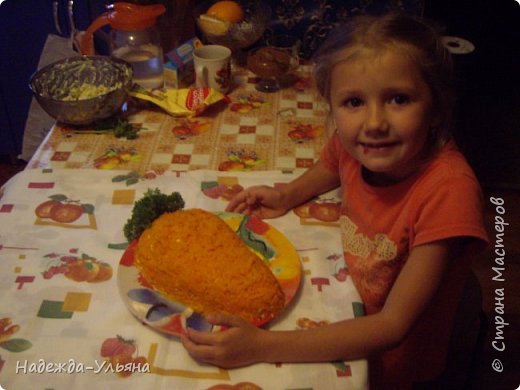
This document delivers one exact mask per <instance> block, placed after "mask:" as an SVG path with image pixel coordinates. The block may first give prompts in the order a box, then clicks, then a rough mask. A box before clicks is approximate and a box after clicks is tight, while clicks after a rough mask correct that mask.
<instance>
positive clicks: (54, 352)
mask: <svg viewBox="0 0 520 390" xmlns="http://www.w3.org/2000/svg"><path fill="white" fill-rule="evenodd" d="M294 177H295V174H282V173H278V172H272V171H265V172H255V173H251V172H231V173H227V172H219V171H192V172H186V173H175V172H166V173H162V174H154V175H148V176H135V173H132V172H131V171H114V170H110V171H106V170H96V169H92V170H88V169H81V170H70V169H66V170H60V169H30V170H25V171H23V172H21V173H20V174H18V175H17V176H15V177H14V178H12V179H11V180H10V181H9V182H8V183H7V184H6V185H5V186H4V188H3V189H2V191H1V193H2V195H1V198H0V218H1V221H2V223H1V225H0V269H1V274H0V275H1V277H0V295H1V297H2V299H1V301H0V385H2V386H3V387H4V388H6V389H16V388H32V387H33V386H34V383H38V386H40V387H41V388H49V389H68V388H74V389H80V388H89V389H91V388H107V387H110V388H113V389H127V388H128V387H129V386H130V387H132V388H165V389H166V388H168V389H172V388H174V389H219V388H234V389H243V388H248V389H296V388H305V389H323V388H327V389H335V388H338V389H364V388H366V387H367V363H366V361H365V360H359V361H349V362H329V363H319V364H256V365H253V366H250V367H246V368H240V369H232V370H224V369H219V368H216V367H213V366H208V365H203V364H199V363H197V362H196V361H194V360H193V359H192V358H191V357H190V356H189V355H188V354H187V353H186V352H185V350H184V349H183V348H182V345H181V343H180V342H179V340H178V339H177V338H176V337H171V336H167V335H164V334H162V333H160V332H157V331H154V330H153V329H151V328H150V327H148V326H146V325H143V324H142V323H141V322H140V321H139V320H137V318H135V317H133V316H132V314H130V312H129V311H128V310H127V308H126V307H125V304H124V302H123V299H122V298H121V296H120V293H119V289H118V278H117V275H118V267H119V261H120V259H121V256H122V254H123V253H124V250H125V248H126V247H127V242H126V240H125V238H124V236H123V232H122V228H123V225H124V224H125V222H126V220H127V219H128V218H129V217H130V214H131V210H132V207H133V203H134V202H135V201H136V200H137V199H139V198H141V197H142V195H143V194H144V193H145V192H146V191H147V190H148V189H149V188H152V189H153V188H159V189H160V190H161V191H162V192H164V193H171V192H173V191H178V192H180V194H181V195H182V197H183V198H184V200H185V202H186V206H185V207H186V208H195V207H198V208H203V209H207V210H212V211H221V210H223V209H224V208H225V206H226V203H227V199H228V198H229V197H230V196H232V193H233V192H234V191H237V190H239V189H240V188H241V187H249V186H251V185H255V184H261V183H262V184H263V183H266V184H272V185H274V184H277V183H278V184H279V183H284V182H287V181H289V180H291V179H292V178H294ZM337 199H338V198H337V196H336V194H335V193H334V192H332V193H330V194H327V196H325V197H322V198H321V199H315V200H313V202H311V203H312V204H311V203H310V204H309V205H307V206H308V207H307V208H302V209H301V210H295V211H294V212H291V213H289V214H287V215H286V216H284V217H282V218H278V219H275V220H269V221H268V222H269V224H271V225H272V226H274V227H275V228H276V229H278V230H279V231H280V232H282V233H283V234H284V235H285V236H286V237H287V238H288V239H289V241H290V242H291V243H292V244H293V246H294V247H295V249H296V250H297V253H298V255H299V258H300V262H301V267H302V275H303V277H302V281H301V285H300V288H299V291H298V293H297V294H296V296H295V298H294V300H293V302H292V303H291V304H290V305H289V306H288V307H287V308H286V309H285V310H284V312H283V313H282V315H281V316H280V317H279V318H277V319H275V320H274V321H272V322H271V323H269V324H268V325H267V327H268V328H270V329H273V330H277V329H308V328H312V327H317V326H322V325H323V324H326V323H328V322H332V321H336V320H339V319H344V318H352V317H354V316H357V315H362V314H363V306H362V304H361V303H360V302H359V296H358V295H357V293H356V291H355V289H354V287H353V285H352V282H351V280H350V278H349V275H348V269H346V268H345V265H344V262H343V257H342V252H341V243H340V236H339V231H338V229H339V228H338V226H337V224H336V222H335V221H333V218H332V217H331V216H330V215H331V214H334V213H333V212H331V210H332V209H333V206H331V205H334V204H335V203H336V202H337ZM311 206H312V207H311ZM322 207H325V209H326V210H327V212H325V213H324V212H323V210H325V209H323V210H321V208H322ZM311 209H312V210H313V211H312V213H311V212H310V210H311ZM316 210H317V211H316ZM320 210H321V211H320ZM323 215H326V219H325V220H324V219H323Z"/></svg>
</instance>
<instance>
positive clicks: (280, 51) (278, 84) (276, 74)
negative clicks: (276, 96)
mask: <svg viewBox="0 0 520 390" xmlns="http://www.w3.org/2000/svg"><path fill="white" fill-rule="evenodd" d="M247 68H248V69H249V70H250V71H251V72H252V73H254V74H255V75H256V76H257V82H256V85H255V88H256V89H257V90H258V91H260V92H276V91H278V90H280V89H281V88H283V87H284V86H287V85H289V84H290V80H289V77H288V76H290V75H292V73H293V72H294V71H295V70H296V69H297V68H298V57H297V56H296V55H294V54H293V53H292V51H291V49H290V48H288V49H285V48H281V47H273V46H261V47H257V48H254V49H252V50H251V51H249V53H248V55H247Z"/></svg>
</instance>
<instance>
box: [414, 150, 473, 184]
mask: <svg viewBox="0 0 520 390" xmlns="http://www.w3.org/2000/svg"><path fill="white" fill-rule="evenodd" d="M421 176H422V177H423V178H427V179H428V181H432V182H437V184H440V183H439V182H455V181H458V180H462V181H470V182H475V183H478V179H477V177H476V175H475V172H474V171H473V169H472V168H471V166H470V164H469V163H468V161H467V160H466V158H465V157H464V155H463V154H462V152H461V151H460V150H459V148H458V147H457V145H456V144H455V142H453V141H450V142H449V143H447V144H446V145H445V146H444V147H443V148H442V150H441V151H440V152H439V153H438V154H437V156H436V157H435V158H434V159H433V160H432V161H431V162H430V163H429V164H428V166H427V167H426V169H425V170H424V171H423V174H422V175H421Z"/></svg>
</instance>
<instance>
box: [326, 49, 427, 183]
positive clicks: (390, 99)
mask: <svg viewBox="0 0 520 390" xmlns="http://www.w3.org/2000/svg"><path fill="white" fill-rule="evenodd" d="M331 86H332V87H331V97H330V102H331V108H332V113H333V115H334V119H335V121H336V126H337V129H338V133H339V136H340V138H341V141H342V144H343V146H344V147H345V149H346V150H347V151H348V152H349V153H350V154H351V155H352V156H353V157H354V158H355V159H356V160H358V161H359V162H360V163H361V164H362V165H363V166H364V167H365V169H366V170H367V171H368V172H370V174H371V178H372V180H373V184H378V185H384V184H389V183H395V182H398V181H401V180H403V179H405V178H406V177H408V176H409V175H411V174H412V173H414V172H415V171H416V170H417V169H418V168H419V166H420V163H421V161H422V159H423V157H424V153H423V152H424V151H425V149H426V148H425V146H426V140H427V137H428V132H429V130H430V128H431V126H432V124H433V123H432V122H433V116H432V96H431V92H430V89H429V87H428V85H427V84H426V83H425V82H424V80H423V78H422V76H421V74H420V73H419V71H418V69H417V66H416V65H415V64H414V63H413V62H412V60H411V59H409V58H408V57H406V56H405V55H403V54H401V53H400V52H398V51H396V50H393V51H392V50H389V49H387V50H384V51H383V52H382V53H378V54H376V53H372V52H371V53H370V54H366V53H362V54H361V55H359V56H357V57H356V58H354V59H348V60H346V61H343V62H340V63H339V64H338V65H336V66H335V67H334V69H333V71H332V76H331Z"/></svg>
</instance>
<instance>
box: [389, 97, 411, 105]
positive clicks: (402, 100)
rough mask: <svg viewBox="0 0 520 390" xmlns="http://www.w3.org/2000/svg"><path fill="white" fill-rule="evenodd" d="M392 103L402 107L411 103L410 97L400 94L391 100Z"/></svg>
mask: <svg viewBox="0 0 520 390" xmlns="http://www.w3.org/2000/svg"><path fill="white" fill-rule="evenodd" d="M390 103H393V104H397V105H401V104H407V103H410V97H409V96H408V95H404V94H398V95H395V96H392V97H391V98H390Z"/></svg>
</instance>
